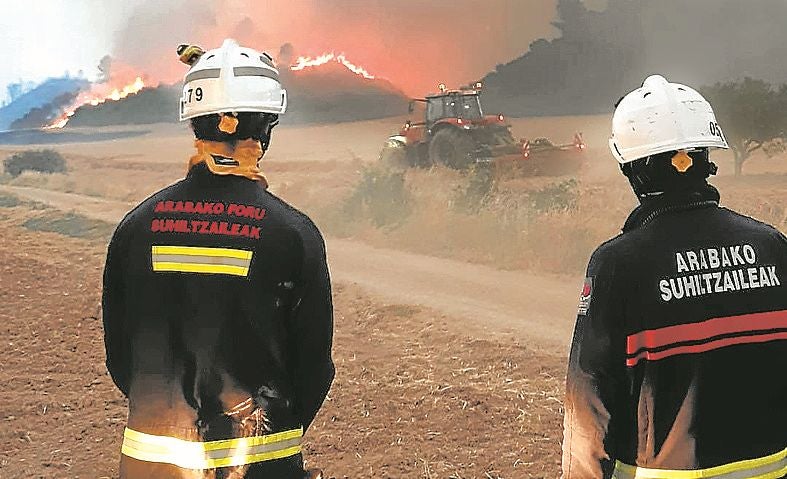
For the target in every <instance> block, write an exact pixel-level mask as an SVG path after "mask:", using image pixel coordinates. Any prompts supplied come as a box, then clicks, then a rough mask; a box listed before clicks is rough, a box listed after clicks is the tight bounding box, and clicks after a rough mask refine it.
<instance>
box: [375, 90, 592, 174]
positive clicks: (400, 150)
mask: <svg viewBox="0 0 787 479" xmlns="http://www.w3.org/2000/svg"><path fill="white" fill-rule="evenodd" d="M480 93H481V85H480V84H479V83H477V84H476V85H475V86H474V87H473V88H464V89H460V90H447V89H446V88H445V85H442V84H441V85H440V93H437V94H434V95H428V96H427V97H426V98H418V99H414V100H412V101H411V102H410V114H411V119H409V120H407V122H406V123H405V124H404V126H403V127H402V128H401V130H400V131H399V133H398V134H397V135H393V136H391V137H390V138H388V141H387V142H386V144H385V147H384V148H383V151H382V153H381V155H380V157H381V160H382V161H383V162H386V163H388V164H392V165H395V166H399V167H409V166H421V167H429V166H432V165H440V164H442V165H446V166H448V167H450V168H455V169H459V170H463V169H467V168H469V167H471V166H473V165H476V164H487V165H492V166H495V167H498V166H499V167H501V168H505V169H511V170H517V171H521V173H522V174H526V175H563V174H569V173H573V172H575V171H577V170H578V169H579V167H580V166H581V164H582V157H583V156H584V155H583V154H582V153H583V151H584V149H585V144H584V142H583V141H582V136H581V135H580V134H579V133H577V134H576V135H575V136H574V141H573V142H572V143H569V144H566V145H554V144H553V143H552V142H550V141H549V140H547V139H546V138H537V139H535V140H533V141H527V140H524V139H523V140H520V141H517V140H515V139H514V136H513V135H512V134H511V125H510V124H508V123H507V122H506V119H505V117H504V116H503V115H502V114H501V115H484V114H483V112H482V109H481V101H480ZM419 105H420V106H421V108H420V110H422V111H423V113H422V115H423V117H422V121H418V120H421V118H419V119H418V120H416V121H414V120H413V113H414V112H415V111H416V109H417V108H416V107H417V106H419ZM419 116H420V115H419Z"/></svg>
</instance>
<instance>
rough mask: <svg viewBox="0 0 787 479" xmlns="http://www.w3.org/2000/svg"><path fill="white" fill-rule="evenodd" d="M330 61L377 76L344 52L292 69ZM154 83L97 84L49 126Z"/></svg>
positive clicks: (299, 61)
mask: <svg viewBox="0 0 787 479" xmlns="http://www.w3.org/2000/svg"><path fill="white" fill-rule="evenodd" d="M330 62H335V63H338V64H340V65H342V66H344V67H345V68H347V70H349V71H351V72H352V73H354V74H356V75H358V76H361V77H363V78H365V79H367V80H374V79H375V78H376V77H375V76H374V75H372V74H371V73H369V71H367V70H366V69H365V68H363V67H361V66H359V65H356V64H354V63H352V62H350V61H349V60H347V57H346V56H345V54H344V53H340V54H338V55H337V54H336V53H334V52H331V53H325V54H323V55H320V56H317V57H314V58H312V57H309V56H301V57H298V59H297V60H296V61H295V63H294V64H293V65H291V66H290V70H291V71H294V72H297V71H302V70H306V69H311V68H317V67H320V66H322V65H325V64H327V63H330ZM151 86H153V85H149V84H146V83H145V81H144V80H143V79H142V77H140V76H138V77H136V78H135V79H134V81H133V82H131V83H129V84H127V85H125V86H122V87H117V88H114V89H112V90H111V91H109V92H108V93H107V91H108V87H107V86H106V85H105V84H96V85H94V87H93V88H91V90H90V91H87V92H83V93H80V94H79V95H78V96H77V97H76V99H75V100H74V102H73V103H72V104H71V106H70V107H69V108H67V109H66V111H65V112H64V113H63V114H62V115H60V116H59V117H58V118H57V119H56V120H54V121H53V122H52V123H51V124H50V125H49V126H47V128H63V127H64V126H65V125H66V123H68V120H69V119H70V118H71V117H72V116H74V113H76V111H77V110H78V109H79V107H81V106H83V105H88V104H89V105H93V106H97V105H100V104H102V103H105V102H107V101H118V100H122V99H123V98H126V97H128V96H129V95H135V94H137V93H139V92H140V91H141V90H142V89H144V88H149V87H151Z"/></svg>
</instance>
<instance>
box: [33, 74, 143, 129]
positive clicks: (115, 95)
mask: <svg viewBox="0 0 787 479" xmlns="http://www.w3.org/2000/svg"><path fill="white" fill-rule="evenodd" d="M145 86H146V85H145V82H144V80H142V77H136V78H135V79H134V81H133V82H132V83H129V84H128V85H125V86H122V87H119V88H114V89H112V90H111V91H110V92H109V93H102V92H106V91H107V90H108V89H109V88H111V87H107V86H106V85H104V84H97V85H95V86H94V87H93V88H91V90H90V91H87V92H82V93H80V94H79V95H77V97H76V99H75V100H74V102H73V103H72V105H71V106H70V107H69V108H68V109H67V110H66V112H65V113H63V114H62V115H60V116H59V117H58V118H57V119H56V120H55V121H53V122H52V124H51V125H49V126H48V127H47V128H63V127H64V126H66V123H68V120H69V119H70V118H71V117H72V116H74V113H76V111H77V109H78V108H79V107H81V106H82V105H88V104H90V105H93V106H97V105H100V104H102V103H105V102H107V101H118V100H121V99H123V98H126V97H127V96H129V95H134V94H136V93H139V91H141V90H142V89H143V88H145Z"/></svg>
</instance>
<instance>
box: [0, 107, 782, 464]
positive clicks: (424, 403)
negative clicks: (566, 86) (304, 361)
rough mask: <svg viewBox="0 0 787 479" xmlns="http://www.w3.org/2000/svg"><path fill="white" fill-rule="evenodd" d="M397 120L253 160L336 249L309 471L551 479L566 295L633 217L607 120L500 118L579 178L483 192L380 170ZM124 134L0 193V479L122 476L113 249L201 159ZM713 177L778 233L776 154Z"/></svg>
mask: <svg viewBox="0 0 787 479" xmlns="http://www.w3.org/2000/svg"><path fill="white" fill-rule="evenodd" d="M399 122H400V119H388V120H376V121H370V122H359V123H345V124H339V125H335V126H301V127H294V126H293V127H279V129H277V130H276V131H275V137H274V140H273V144H272V149H271V151H270V152H269V153H268V155H267V156H266V159H265V162H264V168H263V170H264V172H265V174H266V175H267V177H268V179H269V182H270V184H271V189H272V191H273V192H274V193H276V194H277V195H279V196H282V197H283V198H284V199H286V200H288V201H290V202H291V203H293V204H294V205H296V206H297V207H299V208H301V209H303V210H305V211H306V212H307V213H309V214H310V215H311V216H312V217H314V218H315V219H316V221H317V223H318V225H319V226H320V227H321V228H322V229H323V231H324V232H325V233H326V235H327V236H328V251H329V256H330V255H331V254H332V252H333V257H332V258H331V268H332V274H333V276H334V278H336V287H335V305H336V345H335V358H336V362H337V367H338V374H337V380H336V382H335V384H334V386H333V389H332V391H331V393H330V396H329V399H328V400H327V402H326V405H325V407H324V408H323V410H322V411H321V412H320V415H319V416H318V418H317V420H316V422H315V424H314V426H313V428H312V429H311V430H310V431H309V433H308V435H307V438H306V442H307V446H306V457H307V459H308V461H309V463H310V464H313V465H315V466H318V467H322V468H324V469H325V470H326V471H327V472H329V473H330V474H331V475H333V476H335V477H337V478H360V477H375V478H377V477H390V478H456V479H459V478H463V479H464V478H520V477H548V478H553V477H556V476H557V474H558V469H559V458H560V440H561V435H562V431H561V425H560V423H561V414H562V411H561V400H562V387H563V386H562V384H563V374H564V367H565V366H564V364H565V356H564V355H565V345H566V344H567V343H568V342H569V341H570V331H571V326H572V323H573V320H574V318H573V317H572V314H571V312H572V311H573V310H574V307H575V300H576V297H575V296H576V292H577V291H578V289H577V288H578V287H579V281H581V278H582V277H583V275H584V271H583V269H584V264H585V263H586V261H587V258H588V257H589V255H590V253H591V252H592V250H593V248H594V247H595V246H596V245H597V244H598V243H600V242H601V241H603V240H605V239H606V238H609V237H610V236H613V235H615V234H616V233H617V231H618V230H619V228H620V226H621V224H622V223H623V221H624V220H625V217H626V215H627V213H628V212H629V211H630V210H631V208H632V207H633V206H634V205H635V200H634V198H633V197H632V195H631V193H630V192H629V189H628V186H627V184H626V182H625V179H624V178H623V177H622V176H620V175H619V173H618V172H617V166H616V165H615V164H614V160H612V158H611V157H610V155H609V154H608V153H607V150H606V135H607V128H608V126H607V125H608V122H609V118H608V117H607V116H596V117H570V118H536V119H522V120H513V130H514V133H515V136H517V137H536V136H547V137H550V138H553V139H555V140H556V141H560V140H563V139H564V140H566V141H568V140H570V138H571V137H572V136H573V134H574V132H576V131H581V132H583V134H584V138H585V140H586V142H587V144H588V145H589V150H588V152H587V161H586V165H585V167H584V168H583V170H582V171H581V172H580V173H579V174H578V175H577V176H576V177H557V178H493V179H492V180H490V179H489V178H487V177H484V176H483V175H482V174H479V173H471V174H460V173H458V172H455V171H450V170H447V169H444V168H435V169H433V170H410V171H407V172H406V173H405V174H404V175H403V176H402V175H399V176H397V175H396V174H394V173H392V172H390V171H387V170H385V169H384V168H381V167H380V166H379V165H378V164H377V155H378V153H379V148H380V146H381V145H382V143H383V141H384V139H385V137H386V136H387V135H388V134H390V133H393V132H394V131H395V130H396V129H397V128H398V124H399ZM121 129H123V130H134V131H136V133H137V136H134V137H128V138H122V139H116V140H110V141H100V142H85V143H64V144H57V145H47V147H51V148H54V149H56V150H58V151H59V152H60V153H62V154H63V155H64V156H65V158H66V161H67V165H68V171H67V173H65V174H54V175H46V174H40V173H29V172H27V173H23V174H22V175H21V176H19V177H17V178H11V177H10V176H8V175H3V176H0V228H1V229H0V264H1V265H2V268H3V271H2V275H0V299H1V300H2V304H3V308H2V309H0V328H2V334H3V338H4V341H5V343H6V344H4V345H3V348H2V349H0V351H2V353H0V354H1V357H0V382H2V384H3V385H4V387H3V388H2V389H0V477H3V478H6V477H8V478H17V477H20V478H21V477H25V478H27V477H58V478H59V477H91V478H95V477H114V475H115V474H116V472H117V458H118V455H119V440H120V437H121V435H122V428H123V426H124V420H125V411H126V409H125V408H126V404H125V402H124V400H123V398H122V396H121V395H120V393H119V392H117V391H116V390H115V388H114V386H113V384H112V383H111V381H110V379H109V377H108V375H107V373H106V370H105V368H104V365H103V362H104V351H103V343H102V331H101V323H100V319H99V311H98V302H99V297H100V291H101V283H100V281H101V279H100V273H101V269H102V267H103V259H104V252H105V247H106V240H107V237H108V234H109V233H110V232H111V231H112V228H113V226H114V223H115V222H116V221H117V220H118V219H119V218H120V217H121V216H122V214H123V212H124V211H126V210H127V209H130V208H131V206H133V204H134V203H136V202H138V201H139V200H141V199H143V198H144V197H146V196H147V195H149V194H150V193H152V192H154V191H156V190H158V189H160V188H161V187H163V186H165V185H167V184H170V183H172V182H174V181H177V180H178V179H179V178H181V177H182V176H183V174H184V173H185V165H186V162H187V159H188V157H189V156H190V154H191V151H192V146H191V143H192V139H191V136H190V133H189V131H188V129H187V128H186V127H183V126H178V125H150V126H145V127H129V128H121ZM115 130H117V129H115ZM107 131H112V129H107ZM83 132H84V133H85V134H86V135H88V136H89V135H90V134H91V131H90V130H84V131H83ZM31 148H36V146H34V145H32V146H30V145H28V146H13V147H12V146H0V158H4V157H5V156H6V155H8V154H10V153H12V152H15V151H20V150H25V149H31ZM714 159H715V160H716V161H717V162H718V163H719V165H720V167H721V174H720V176H718V177H717V178H716V179H715V180H714V183H715V184H716V185H717V186H718V187H719V188H720V190H721V192H722V200H723V202H724V204H725V205H727V206H730V207H732V208H735V209H738V210H740V211H742V212H744V213H747V214H751V215H753V216H755V217H758V218H761V219H764V220H766V221H769V222H771V223H774V224H776V225H777V226H778V227H779V228H781V229H782V231H785V230H787V200H785V198H787V158H785V157H777V158H766V157H764V156H757V157H755V158H753V159H752V160H750V162H749V163H747V164H746V165H745V167H744V172H745V176H744V177H742V178H734V177H732V176H731V173H730V172H731V171H732V165H731V157H730V155H729V154H726V153H720V154H717V155H716V156H715V157H714ZM359 256H362V257H359ZM440 278H444V281H445V282H446V284H441V283H440ZM449 281H450V284H448V282H449ZM531 285H538V286H536V287H530V286H531ZM518 287H521V288H522V291H521V292H520V291H519V290H518ZM539 287H540V288H542V290H540V291H539V290H538V289H539ZM527 294H534V295H537V298H538V299H537V300H531V299H530V297H528V296H527ZM506 295H507V296H506ZM520 296H522V297H520ZM500 318H505V319H504V320H503V319H500ZM539 328H540V329H541V330H544V334H538V333H539ZM547 330H550V331H549V333H550V334H551V335H550V334H546V331H547ZM547 340H549V341H550V342H549V344H547Z"/></svg>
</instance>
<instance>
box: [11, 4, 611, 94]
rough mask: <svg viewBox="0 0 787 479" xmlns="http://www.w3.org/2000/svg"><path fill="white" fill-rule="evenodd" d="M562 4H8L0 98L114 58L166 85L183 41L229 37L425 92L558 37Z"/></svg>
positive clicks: (179, 71)
mask: <svg viewBox="0 0 787 479" xmlns="http://www.w3.org/2000/svg"><path fill="white" fill-rule="evenodd" d="M555 1H556V0H397V1H394V0H125V1H114V0H113V1H102V0H29V1H28V2H17V1H13V2H12V1H8V2H3V4H4V5H3V7H2V14H0V39H1V40H2V48H0V65H2V68H0V102H2V101H3V99H5V96H6V86H7V85H8V84H9V83H12V82H17V81H19V80H24V81H35V82H40V81H42V80H44V79H46V78H47V77H52V76H61V75H63V74H64V73H66V72H69V73H70V74H72V75H76V74H77V73H78V72H80V71H82V72H83V74H84V75H85V76H87V77H88V78H94V77H95V76H96V75H97V73H98V70H97V68H96V66H97V65H98V62H99V60H100V59H101V58H102V57H103V56H104V55H107V54H109V55H111V56H112V57H113V58H114V59H115V61H117V62H120V63H122V64H124V65H128V66H130V67H131V68H133V69H135V70H136V71H138V72H139V73H140V74H141V75H143V76H145V77H146V79H150V80H152V81H153V83H155V82H158V81H163V82H167V83H171V82H174V81H177V80H178V79H179V78H181V76H182V75H183V73H184V71H183V65H181V64H180V63H179V62H178V61H177V58H176V56H175V54H174V51H175V48H176V46H177V45H178V44H179V43H186V42H189V43H199V44H201V45H202V46H204V47H206V48H212V47H217V46H219V45H220V43H221V40H222V39H223V38H226V37H234V38H236V39H238V40H239V41H240V42H241V43H242V44H245V45H248V46H251V47H254V48H257V49H260V50H266V51H268V52H270V53H271V54H272V55H274V56H276V55H277V54H278V52H279V49H280V47H281V46H282V45H283V44H285V43H290V44H292V45H293V47H294V51H295V54H296V55H312V56H316V55H319V54H321V53H325V52H328V51H335V52H336V53H342V52H343V53H345V54H346V56H347V58H348V59H349V60H350V61H352V62H354V63H357V64H360V65H362V66H364V67H366V69H367V70H369V71H371V72H372V73H373V74H375V75H378V76H382V77H385V78H387V79H389V80H390V81H391V82H392V83H393V84H394V85H396V86H397V87H399V88H401V89H402V90H404V91H405V92H406V93H409V94H411V95H417V94H423V93H426V91H427V90H430V89H434V85H436V84H437V83H439V82H445V83H446V84H448V85H451V86H454V85H456V86H458V83H459V82H467V81H469V80H472V79H474V78H480V77H482V76H483V75H484V74H485V73H487V72H488V71H490V70H491V69H493V68H494V67H495V65H497V64H499V63H504V62H507V61H510V60H511V59H513V58H516V57H518V56H520V55H521V54H523V53H524V52H526V51H527V48H528V46H529V44H530V42H532V41H533V40H536V39H538V38H541V37H546V38H553V37H554V36H555V35H556V33H557V31H556V29H555V28H554V27H552V26H551V24H550V22H551V21H553V20H554V16H555ZM588 1H593V2H595V3H599V2H600V1H601V0H588ZM31 3H33V4H35V8H31ZM110 6H111V7H110Z"/></svg>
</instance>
